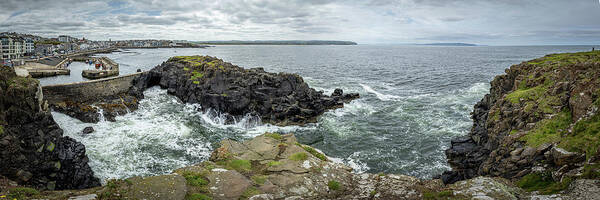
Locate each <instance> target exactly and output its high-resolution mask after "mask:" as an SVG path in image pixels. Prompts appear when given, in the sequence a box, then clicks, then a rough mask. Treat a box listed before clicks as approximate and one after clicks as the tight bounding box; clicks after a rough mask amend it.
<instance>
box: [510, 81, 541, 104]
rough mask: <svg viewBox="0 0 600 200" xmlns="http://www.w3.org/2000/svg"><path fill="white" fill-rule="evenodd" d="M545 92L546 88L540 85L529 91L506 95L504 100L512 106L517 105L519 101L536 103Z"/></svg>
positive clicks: (521, 90) (517, 91)
mask: <svg viewBox="0 0 600 200" xmlns="http://www.w3.org/2000/svg"><path fill="white" fill-rule="evenodd" d="M545 92H546V88H544V87H543V86H541V85H540V86H536V87H533V88H529V89H519V90H516V91H514V92H511V93H509V94H508V95H506V100H508V101H510V102H511V103H513V104H518V103H520V102H521V100H526V101H536V100H538V99H539V98H540V97H542V96H543V95H544V93H545Z"/></svg>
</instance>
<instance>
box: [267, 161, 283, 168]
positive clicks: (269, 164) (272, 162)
mask: <svg viewBox="0 0 600 200" xmlns="http://www.w3.org/2000/svg"><path fill="white" fill-rule="evenodd" d="M277 165H281V162H279V161H271V162H269V163H267V166H269V167H272V166H277Z"/></svg>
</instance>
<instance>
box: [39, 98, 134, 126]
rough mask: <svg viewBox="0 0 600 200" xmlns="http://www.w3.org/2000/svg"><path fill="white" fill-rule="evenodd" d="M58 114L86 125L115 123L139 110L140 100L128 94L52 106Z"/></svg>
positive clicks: (66, 102)
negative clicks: (123, 116)
mask: <svg viewBox="0 0 600 200" xmlns="http://www.w3.org/2000/svg"><path fill="white" fill-rule="evenodd" d="M50 108H52V110H54V111H56V112H60V113H64V114H66V115H69V116H71V117H73V118H76V119H79V120H81V121H82V122H86V123H97V122H99V121H101V120H106V121H115V117H117V116H120V115H125V114H127V113H129V112H131V111H134V110H137V108H138V99H137V98H136V97H133V96H130V95H128V94H117V95H114V96H109V97H103V98H102V99H98V100H94V101H65V102H59V103H54V104H50Z"/></svg>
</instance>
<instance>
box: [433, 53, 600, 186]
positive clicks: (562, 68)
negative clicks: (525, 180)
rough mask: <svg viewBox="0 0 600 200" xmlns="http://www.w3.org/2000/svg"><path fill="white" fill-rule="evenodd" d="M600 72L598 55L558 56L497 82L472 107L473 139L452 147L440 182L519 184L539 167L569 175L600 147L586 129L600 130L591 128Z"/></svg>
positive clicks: (526, 64) (512, 70) (529, 63)
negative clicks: (482, 178)
mask: <svg viewBox="0 0 600 200" xmlns="http://www.w3.org/2000/svg"><path fill="white" fill-rule="evenodd" d="M599 69H600V53H598V52H581V53H568V54H552V55H548V56H545V57H543V58H539V59H535V60H531V61H527V62H523V63H521V64H518V65H513V66H511V67H510V68H509V69H507V70H506V74H504V75H500V76H497V77H495V78H494V80H493V81H492V82H491V88H490V94H487V95H486V96H485V97H484V98H483V99H482V100H481V101H480V102H478V103H477V104H476V105H475V107H474V110H473V112H472V118H473V127H472V129H471V131H470V132H469V135H468V136H466V137H460V138H456V139H454V140H452V143H451V147H450V148H449V149H447V150H446V156H447V158H448V163H449V164H450V165H451V167H452V171H449V172H445V173H444V174H442V175H441V178H442V179H443V180H444V182H445V183H453V182H456V181H459V180H463V179H469V178H473V177H475V176H479V175H486V176H500V177H504V178H508V179H518V178H520V177H522V176H524V175H527V174H528V173H530V172H532V168H533V167H536V169H537V170H538V171H540V170H541V171H548V172H553V173H554V172H555V171H560V172H561V173H564V171H568V170H571V169H575V168H578V167H581V166H583V165H586V164H585V163H584V161H585V162H588V163H589V161H586V160H585V157H586V155H587V157H589V158H592V157H594V156H596V154H594V153H593V152H595V151H589V150H587V149H599V146H598V145H599V144H600V142H598V141H597V140H598V139H597V138H598V137H597V136H590V135H586V134H588V132H587V129H589V130H590V131H589V132H594V131H596V129H597V128H596V127H595V126H594V125H593V124H594V123H598V122H597V121H595V120H598V119H600V117H599V116H598V110H599V109H598V107H599V106H600V98H598V97H600V80H599V79H598V77H600V70H599ZM578 121H579V122H581V123H577V122H578ZM573 127H575V128H573ZM579 141H586V142H587V143H585V144H581V143H580V142H579ZM556 147H560V148H556ZM563 148H564V149H563ZM557 149H560V151H558V150H557ZM570 151H573V152H570ZM557 152H558V153H557ZM559 169H560V170H559ZM554 174H556V173H554ZM572 174H577V172H576V173H572ZM556 177H558V178H557V179H556V180H555V181H558V180H561V179H560V177H561V176H556Z"/></svg>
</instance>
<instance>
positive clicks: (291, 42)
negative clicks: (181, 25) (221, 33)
mask: <svg viewBox="0 0 600 200" xmlns="http://www.w3.org/2000/svg"><path fill="white" fill-rule="evenodd" d="M193 43H196V44H212V45H356V42H352V41H335V40H252V41H247V40H229V41H195V42H193Z"/></svg>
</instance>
